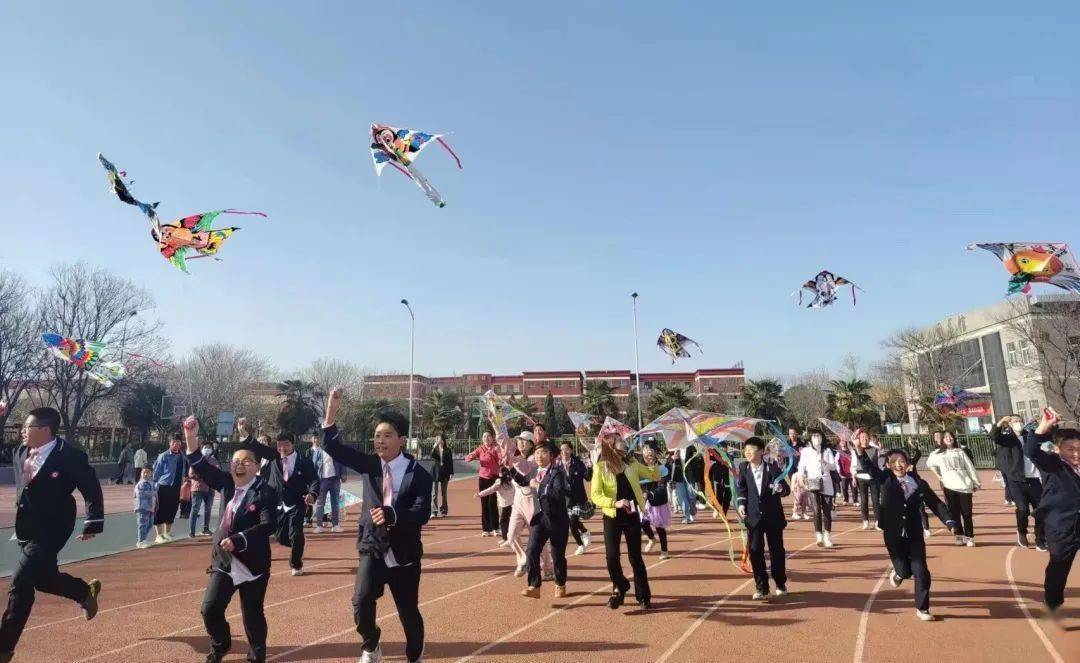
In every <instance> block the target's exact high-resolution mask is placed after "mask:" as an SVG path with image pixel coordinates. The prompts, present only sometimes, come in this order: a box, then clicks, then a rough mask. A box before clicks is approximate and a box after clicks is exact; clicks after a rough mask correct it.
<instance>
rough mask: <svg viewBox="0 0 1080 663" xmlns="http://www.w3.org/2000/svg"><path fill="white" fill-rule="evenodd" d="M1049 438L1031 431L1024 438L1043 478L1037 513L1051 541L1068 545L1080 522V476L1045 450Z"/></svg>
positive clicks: (1047, 537)
mask: <svg viewBox="0 0 1080 663" xmlns="http://www.w3.org/2000/svg"><path fill="white" fill-rule="evenodd" d="M1048 441H1050V436H1049V435H1037V434H1036V433H1035V431H1028V432H1027V434H1026V435H1025V436H1024V455H1025V456H1027V457H1028V458H1030V459H1031V462H1032V463H1035V467H1037V468H1039V471H1041V472H1042V477H1043V489H1042V497H1041V498H1040V499H1039V507H1038V508H1037V509H1036V510H1035V513H1037V514H1038V515H1039V516H1040V517H1041V518H1042V521H1043V526H1044V527H1045V528H1046V540H1047V541H1053V542H1058V541H1065V540H1068V539H1069V537H1071V536H1073V534H1074V532H1076V531H1077V530H1076V528H1077V522H1076V521H1077V519H1078V518H1080V476H1077V474H1076V471H1075V470H1073V468H1072V466H1070V465H1069V464H1068V463H1067V462H1065V460H1063V459H1062V458H1061V456H1058V455H1057V454H1051V453H1047V452H1045V451H1043V450H1042V448H1041V447H1042V444H1043V443H1044V442H1048Z"/></svg>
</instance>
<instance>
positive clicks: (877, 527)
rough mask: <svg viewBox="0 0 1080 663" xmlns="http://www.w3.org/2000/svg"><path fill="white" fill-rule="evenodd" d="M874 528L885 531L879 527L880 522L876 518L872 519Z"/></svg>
mask: <svg viewBox="0 0 1080 663" xmlns="http://www.w3.org/2000/svg"><path fill="white" fill-rule="evenodd" d="M874 529H876V530H877V531H879V532H884V531H885V530H883V529H881V523H880V522H879V521H877V520H875V521H874Z"/></svg>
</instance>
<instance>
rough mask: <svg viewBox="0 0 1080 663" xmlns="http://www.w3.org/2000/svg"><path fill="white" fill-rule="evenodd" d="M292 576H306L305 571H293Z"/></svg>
mask: <svg viewBox="0 0 1080 663" xmlns="http://www.w3.org/2000/svg"><path fill="white" fill-rule="evenodd" d="M292 574H293V576H302V575H304V569H293V570H292Z"/></svg>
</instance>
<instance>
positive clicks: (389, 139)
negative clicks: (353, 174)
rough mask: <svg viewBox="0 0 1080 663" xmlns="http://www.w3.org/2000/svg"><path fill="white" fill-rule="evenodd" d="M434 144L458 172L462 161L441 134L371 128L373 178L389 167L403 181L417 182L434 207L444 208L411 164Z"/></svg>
mask: <svg viewBox="0 0 1080 663" xmlns="http://www.w3.org/2000/svg"><path fill="white" fill-rule="evenodd" d="M433 140H434V141H435V142H437V143H438V144H440V145H442V146H443V147H445V148H446V151H447V152H449V153H450V156H452V157H454V161H455V162H457V166H458V168H461V159H459V158H458V155H457V154H455V153H454V150H452V149H450V146H449V145H447V144H446V141H444V140H443V139H442V134H428V133H424V132H423V131H416V130H415V129H398V128H397V127H391V126H388V125H385V124H373V125H371V160H372V161H374V162H375V173H376V174H379V175H382V171H383V168H384V167H385V166H386V164H390V165H391V166H393V167H394V168H397V169H398V170H400V171H401V172H402V173H403V174H404V175H405V177H408V178H409V179H411V180H412V181H414V182H416V185H417V186H419V187H420V189H421V190H422V191H423V192H424V195H426V196H427V197H428V200H430V201H431V202H433V203H435V206H436V207H446V202H444V201H443V199H442V196H440V195H439V192H438V191H436V190H435V187H433V186H431V183H430V182H428V181H427V178H426V177H424V176H423V175H422V174H421V173H420V171H419V170H417V169H416V165H415V164H414V162H415V161H416V158H417V157H418V156H419V155H420V151H421V150H423V149H424V148H425V147H426V146H427V144H428V143H430V142H431V141H433Z"/></svg>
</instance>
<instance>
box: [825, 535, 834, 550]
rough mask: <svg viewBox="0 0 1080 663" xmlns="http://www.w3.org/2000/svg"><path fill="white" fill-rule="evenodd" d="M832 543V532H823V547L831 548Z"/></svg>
mask: <svg viewBox="0 0 1080 663" xmlns="http://www.w3.org/2000/svg"><path fill="white" fill-rule="evenodd" d="M833 545H834V544H833V542H832V532H825V547H826V548H832V547H833Z"/></svg>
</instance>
